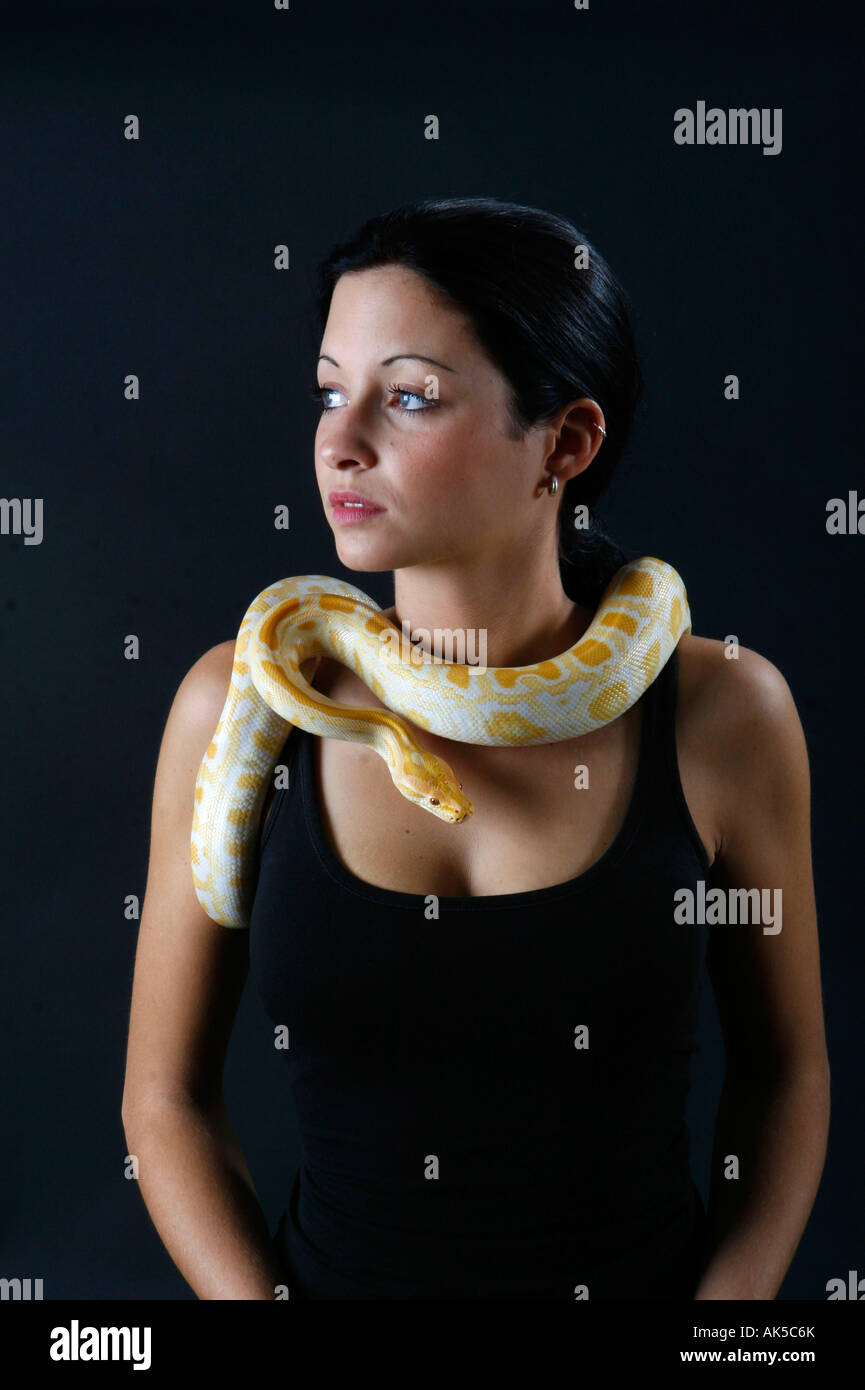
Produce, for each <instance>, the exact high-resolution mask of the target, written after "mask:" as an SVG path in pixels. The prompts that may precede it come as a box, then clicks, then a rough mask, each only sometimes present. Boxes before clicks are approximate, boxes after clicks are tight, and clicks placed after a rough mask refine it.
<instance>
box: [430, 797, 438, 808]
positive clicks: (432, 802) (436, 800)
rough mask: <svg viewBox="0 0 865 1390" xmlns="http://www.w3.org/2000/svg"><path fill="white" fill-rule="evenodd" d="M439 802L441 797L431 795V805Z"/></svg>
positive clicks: (436, 804)
mask: <svg viewBox="0 0 865 1390" xmlns="http://www.w3.org/2000/svg"><path fill="white" fill-rule="evenodd" d="M438 804H439V799H438V797H437V796H431V797H430V805H431V806H438Z"/></svg>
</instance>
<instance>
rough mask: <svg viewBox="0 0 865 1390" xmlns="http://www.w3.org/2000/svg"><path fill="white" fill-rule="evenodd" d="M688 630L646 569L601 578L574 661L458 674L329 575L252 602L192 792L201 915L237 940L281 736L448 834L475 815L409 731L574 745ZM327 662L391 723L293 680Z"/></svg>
mask: <svg viewBox="0 0 865 1390" xmlns="http://www.w3.org/2000/svg"><path fill="white" fill-rule="evenodd" d="M690 627H691V614H690V610H689V608H688V598H687V594H686V592H685V587H684V584H683V583H682V580H681V578H680V576H679V575H678V574H677V572H676V571H675V570H674V569H673V568H672V566H670V565H668V564H666V563H665V562H664V561H662V560H656V559H654V558H652V557H651V556H644V557H643V558H642V559H640V560H633V561H632V562H631V563H630V564H627V565H625V566H623V567H622V569H620V570H619V571H618V572H617V573H616V574H615V575H614V576H613V579H612V580H611V581H610V584H609V585H608V586H607V589H606V590H605V592H604V595H603V597H602V599H601V602H600V604H599V605H598V609H597V611H596V613H595V615H594V618H593V619H592V622H591V624H590V626H589V627H588V628H587V630H586V632H585V633H584V634H583V636H582V637H581V638H580V639H579V641H578V642H576V643H575V645H574V646H573V647H571V648H569V650H568V651H565V652H562V653H561V655H560V656H557V657H554V658H552V659H550V660H547V661H541V662H538V663H537V664H535V665H532V666H498V667H483V666H476V665H472V664H469V665H458V664H456V663H453V662H443V661H441V660H436V659H435V657H431V656H430V655H429V653H427V652H425V651H423V649H418V648H414V649H413V652H414V654H413V655H411V654H410V653H408V652H407V651H406V644H405V642H404V640H403V634H402V633H401V632H400V630H399V628H397V627H396V625H395V624H394V623H392V622H391V621H390V619H389V618H386V617H385V616H384V614H383V613H382V611H381V609H380V608H379V606H378V604H377V603H376V602H375V600H374V599H372V598H370V597H369V596H368V595H367V594H365V593H363V592H362V590H360V589H357V588H355V586H354V585H353V584H346V583H344V582H343V581H342V580H338V579H331V578H328V576H326V575H320V574H311V575H299V576H296V577H295V578H291V579H282V580H280V581H279V582H278V583H276V584H272V585H271V586H270V587H269V588H267V589H263V590H262V592H261V593H260V594H259V595H258V597H257V598H256V599H254V601H253V602H252V603H251V604H250V605H249V608H248V609H247V611H246V613H245V615H244V618H243V621H242V623H241V625H240V630H239V632H238V635H237V642H236V644H235V650H234V665H233V669H232V675H231V684H230V686H229V691H228V696H227V698H226V701H225V705H224V706H223V710H222V714H221V715H220V718H219V723H218V724H217V726H216V730H215V732H214V735H213V739H212V740H211V742H210V744H209V746H208V748H207V751H206V752H205V755H204V758H203V759H202V762H201V766H200V768H199V772H198V778H197V781H196V785H195V800H194V810H193V818H192V837H191V845H190V862H191V866H192V876H193V881H194V884H195V893H196V896H197V898H198V901H199V902H200V904H201V906H202V907H203V908H204V911H205V912H206V913H207V915H208V916H209V917H211V918H212V919H213V920H214V921H215V922H219V923H221V924H222V925H223V926H226V927H248V926H249V918H250V911H251V907H252V899H253V897H254V893H255V885H256V880H257V852H258V833H259V821H260V817H261V810H262V807H263V805H264V798H265V796H266V793H267V787H268V785H269V782H270V779H271V777H272V776H273V771H274V767H275V765H276V760H277V757H278V755H279V752H280V750H281V748H282V746H283V744H284V743H285V740H286V737H287V736H288V733H289V730H290V729H291V728H292V727H294V726H297V727H299V728H302V729H307V730H308V731H309V732H310V733H313V734H318V735H319V736H320V737H322V738H344V739H350V740H352V741H354V742H358V743H366V744H369V745H370V747H372V748H374V749H375V750H376V752H378V753H379V754H380V755H381V757H382V758H384V760H385V762H386V763H387V766H388V769H389V771H390V775H391V777H392V779H393V782H394V785H395V786H396V787H397V789H398V790H399V791H400V792H401V793H402V794H403V796H405V797H407V798H408V799H409V800H410V801H413V802H414V803H415V804H416V805H417V806H421V807H423V808H424V809H425V810H427V811H430V812H431V813H432V814H433V815H436V816H438V817H439V818H440V819H442V820H445V821H449V822H451V823H452V824H457V823H459V822H460V821H462V820H465V818H466V817H467V816H470V815H471V814H472V810H473V807H472V803H471V802H470V801H469V799H468V797H467V796H465V795H464V794H463V791H462V789H461V786H460V784H459V783H458V782H457V780H456V778H455V776H454V774H453V771H452V769H451V768H450V767H449V766H448V764H447V763H446V762H444V761H443V759H441V758H439V757H437V756H436V755H435V754H432V753H428V752H425V751H424V749H423V748H422V747H421V746H420V745H419V744H418V742H417V741H416V739H415V738H414V736H413V734H412V733H411V732H410V731H409V729H408V727H407V725H406V724H405V722H404V720H405V719H409V720H411V721H412V723H413V724H415V725H416V726H418V727H419V728H421V729H427V730H429V731H430V732H432V733H433V734H436V735H438V736H439V737H440V738H447V739H453V740H455V741H456V742H458V743H475V744H484V745H489V746H495V745H517V744H536V743H559V742H561V741H562V740H564V739H570V738H576V737H577V736H579V735H580V734H585V733H588V732H590V730H592V729H595V728H598V727H599V726H600V725H602V724H607V723H609V722H610V721H611V720H613V719H616V718H617V717H618V716H619V715H620V714H623V713H624V711H625V710H627V709H629V708H630V706H631V705H633V704H635V703H636V701H637V700H638V699H639V698H640V696H641V695H642V694H643V692H644V691H645V690H646V689H647V688H648V687H649V686H650V685H651V683H652V681H653V680H654V679H655V677H656V676H657V674H658V672H659V671H660V670H661V669H662V667H663V666H664V665H665V663H666V662H667V661H668V660H669V657H670V656H671V654H672V652H673V650H674V649H675V647H676V644H677V643H678V641H679V638H680V637H681V636H682V634H683V633H685V632H688V631H689V630H690ZM385 634H389V637H390V640H387V641H384V640H382V639H383V637H384V635H385ZM323 655H327V656H329V657H332V658H334V659H335V660H336V661H338V662H341V663H342V664H343V665H345V666H347V667H349V668H350V669H351V670H353V671H355V672H356V673H357V675H359V676H360V677H361V679H362V680H363V681H364V683H365V684H366V685H367V686H368V688H369V689H371V690H372V691H374V692H375V694H376V696H377V697H378V699H379V700H380V701H381V702H382V704H384V705H386V706H387V708H386V709H384V710H382V709H373V708H369V709H366V708H364V709H360V708H357V707H355V706H347V705H340V704H337V703H336V702H334V701H333V700H330V699H328V697H327V696H326V695H322V694H319V693H318V692H317V691H316V690H315V689H313V687H312V686H311V685H310V684H309V683H308V682H307V680H306V679H305V678H304V676H303V675H302V674H301V670H300V668H301V665H302V664H303V663H304V662H305V661H307V660H311V659H312V658H320V657H321V656H323ZM418 663H420V664H418ZM316 667H317V661H316ZM400 715H402V716H403V718H399V717H398V716H400Z"/></svg>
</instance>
